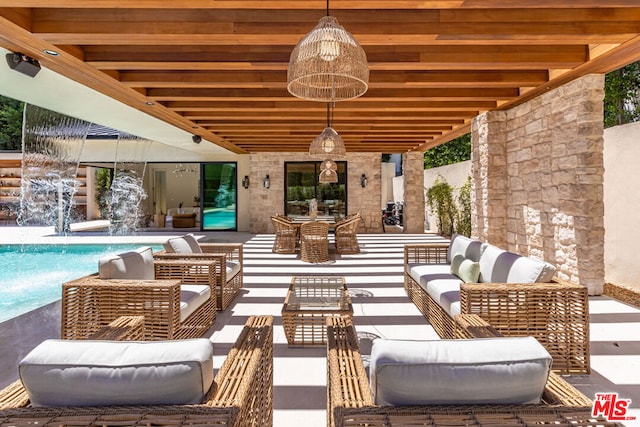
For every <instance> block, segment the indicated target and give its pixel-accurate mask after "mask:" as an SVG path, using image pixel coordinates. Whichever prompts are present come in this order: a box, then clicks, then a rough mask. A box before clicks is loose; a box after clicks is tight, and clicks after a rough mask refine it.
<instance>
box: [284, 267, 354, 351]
mask: <svg viewBox="0 0 640 427" xmlns="http://www.w3.org/2000/svg"><path fill="white" fill-rule="evenodd" d="M329 316H346V317H351V316H353V306H352V305H351V298H349V293H348V291H347V285H346V283H345V280H344V277H335V276H293V277H292V278H291V284H290V285H289V291H288V292H287V297H286V299H285V301H284V306H283V307H282V325H283V327H284V333H285V335H286V337H287V342H288V343H289V345H290V346H311V345H326V343H327V330H326V324H325V321H326V318H327V317H329Z"/></svg>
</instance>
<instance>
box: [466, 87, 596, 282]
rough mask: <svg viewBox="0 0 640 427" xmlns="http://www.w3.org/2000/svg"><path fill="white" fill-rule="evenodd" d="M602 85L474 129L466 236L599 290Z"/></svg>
mask: <svg viewBox="0 0 640 427" xmlns="http://www.w3.org/2000/svg"><path fill="white" fill-rule="evenodd" d="M603 86H604V77H603V76H599V75H597V76H596V75H593V76H586V77H583V78H580V79H578V80H575V81H573V82H570V83H568V84H566V85H565V86H562V87H560V88H558V89H555V90H552V91H550V92H548V93H546V94H544V95H542V96H540V97H538V98H535V99H533V100H531V101H529V102H526V103H524V104H522V105H519V106H517V107H514V108H512V109H510V110H508V111H493V112H488V113H485V114H483V115H481V116H479V117H477V118H476V119H475V120H474V122H473V125H472V131H473V135H472V144H473V150H472V161H473V177H474V179H473V186H474V188H473V194H474V196H475V202H476V203H475V205H476V207H479V208H478V209H476V211H474V213H473V217H472V218H473V219H472V222H473V230H472V234H473V235H474V236H476V237H478V238H481V239H483V240H486V241H488V242H490V243H493V244H495V245H497V246H500V247H503V248H505V249H508V250H510V251H513V252H517V253H520V254H523V255H531V256H533V257H536V258H539V259H544V260H546V261H548V262H550V263H552V264H554V265H555V266H556V267H557V268H558V277H560V278H563V279H566V280H570V281H572V282H575V283H580V284H583V285H585V286H587V287H588V288H589V291H590V293H591V294H600V293H601V292H602V286H603V284H604V249H603V248H604V219H603V217H604V207H603V206H604V205H603V175H604V167H603V123H602V108H603V104H602V100H603V96H604V92H603Z"/></svg>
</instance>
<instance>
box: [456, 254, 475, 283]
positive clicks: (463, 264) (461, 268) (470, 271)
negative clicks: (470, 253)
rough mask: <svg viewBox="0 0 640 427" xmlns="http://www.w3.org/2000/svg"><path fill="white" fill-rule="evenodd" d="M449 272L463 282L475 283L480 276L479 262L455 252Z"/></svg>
mask: <svg viewBox="0 0 640 427" xmlns="http://www.w3.org/2000/svg"><path fill="white" fill-rule="evenodd" d="M451 273H452V274H455V275H456V276H458V277H459V278H460V280H462V281H463V282H465V283H477V282H478V277H480V264H479V263H477V262H474V261H471V260H470V259H467V258H465V257H464V255H462V254H455V255H454V256H453V258H452V259H451Z"/></svg>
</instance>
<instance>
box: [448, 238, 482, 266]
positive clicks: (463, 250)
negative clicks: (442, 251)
mask: <svg viewBox="0 0 640 427" xmlns="http://www.w3.org/2000/svg"><path fill="white" fill-rule="evenodd" d="M485 246H486V244H485V243H483V242H481V241H480V240H474V239H470V238H469V237H466V236H463V235H461V234H455V233H454V234H453V236H451V243H450V244H449V250H448V251H447V262H448V263H449V264H450V263H451V259H452V258H453V256H454V255H455V254H457V253H460V254H462V255H464V257H465V258H467V259H470V260H471V261H474V262H477V261H478V260H479V259H480V255H482V251H483V250H484V248H485Z"/></svg>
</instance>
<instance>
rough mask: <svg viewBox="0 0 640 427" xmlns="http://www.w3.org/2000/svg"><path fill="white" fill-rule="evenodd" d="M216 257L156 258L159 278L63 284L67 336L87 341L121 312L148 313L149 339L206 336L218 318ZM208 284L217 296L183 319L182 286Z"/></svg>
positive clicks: (63, 333) (64, 335)
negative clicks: (181, 316) (181, 306)
mask: <svg viewBox="0 0 640 427" xmlns="http://www.w3.org/2000/svg"><path fill="white" fill-rule="evenodd" d="M218 269H219V262H218V260H216V259H205V260H200V259H193V260H185V259H174V260H155V261H154V270H155V277H156V280H121V279H100V278H99V276H98V274H92V275H89V276H85V277H81V278H79V279H76V280H72V281H70V282H67V283H64V284H63V285H62V309H61V311H62V322H61V323H62V328H61V335H60V336H61V337H62V338H63V339H86V338H87V337H89V336H90V335H92V334H94V333H96V332H97V331H98V330H100V329H102V328H103V327H105V326H106V325H108V324H109V323H110V322H111V321H113V320H114V319H116V318H118V317H120V316H144V319H145V334H146V335H145V339H146V340H163V339H164V340H166V339H184V338H197V337H201V336H202V335H203V334H204V333H205V332H207V330H208V329H209V328H210V327H211V326H212V325H213V324H214V322H215V320H216V288H217V286H216V285H217V278H216V271H217V270H218ZM181 283H185V284H203V285H207V286H209V287H210V288H211V297H210V298H209V299H208V300H207V301H205V302H204V303H203V304H202V305H200V306H199V307H198V308H197V309H196V310H195V311H194V312H193V313H192V314H190V315H189V316H188V317H187V318H186V319H184V320H182V321H181V320H180V284H181Z"/></svg>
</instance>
